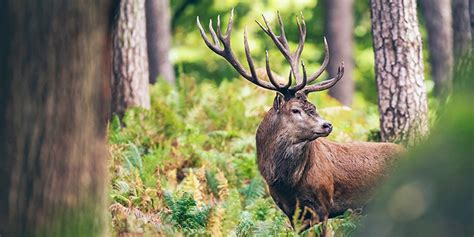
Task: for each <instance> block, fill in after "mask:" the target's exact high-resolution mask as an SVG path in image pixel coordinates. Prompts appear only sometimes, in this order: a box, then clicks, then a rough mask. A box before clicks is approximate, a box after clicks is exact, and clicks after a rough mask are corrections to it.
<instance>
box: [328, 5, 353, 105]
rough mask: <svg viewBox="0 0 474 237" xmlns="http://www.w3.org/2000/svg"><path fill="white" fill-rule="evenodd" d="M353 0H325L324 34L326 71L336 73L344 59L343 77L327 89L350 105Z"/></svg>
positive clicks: (339, 99)
mask: <svg viewBox="0 0 474 237" xmlns="http://www.w3.org/2000/svg"><path fill="white" fill-rule="evenodd" d="M352 5H353V0H346V1H333V0H326V1H325V6H326V14H327V15H326V23H325V26H326V35H327V40H328V44H329V55H330V57H329V58H330V60H329V65H328V73H329V74H330V75H331V76H332V75H336V73H337V68H338V67H339V64H340V62H341V61H344V77H343V78H342V79H341V80H340V81H339V82H338V83H337V84H336V85H335V86H333V87H332V88H331V89H330V90H329V95H331V96H332V97H333V98H336V99H337V100H338V101H340V102H341V103H342V104H344V105H347V106H350V105H351V104H352V97H353V94H354V80H353V77H352V71H353V68H354V59H353V58H352V47H353V37H352V30H353V25H354V17H353V12H352V10H353V9H352Z"/></svg>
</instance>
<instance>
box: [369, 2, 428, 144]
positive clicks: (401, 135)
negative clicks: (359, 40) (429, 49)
mask: <svg viewBox="0 0 474 237" xmlns="http://www.w3.org/2000/svg"><path fill="white" fill-rule="evenodd" d="M371 19H372V37H373V44H374V51H375V76H376V82H377V94H378V105H379V112H380V129H381V135H382V140H383V141H390V142H398V143H403V144H405V145H413V144H415V143H417V142H418V141H419V140H420V138H422V137H423V136H425V135H426V134H427V133H428V117H427V112H428V108H427V102H426V92H425V88H424V84H423V80H424V78H423V60H422V47H421V37H420V31H419V29H418V21H417V17H416V2H415V0H404V1H402V0H394V1H390V2H388V1H384V0H372V1H371Z"/></svg>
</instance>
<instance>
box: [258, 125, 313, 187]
mask: <svg viewBox="0 0 474 237" xmlns="http://www.w3.org/2000/svg"><path fill="white" fill-rule="evenodd" d="M287 134H288V131H285V130H284V129H279V124H278V122H277V121H272V120H271V119H269V120H267V121H263V122H262V123H261V124H260V126H259V129H258V131H257V162H258V168H259V170H260V173H261V174H262V176H263V177H264V178H265V180H266V181H267V183H268V184H269V185H270V186H272V185H279V186H284V187H294V186H296V185H297V184H298V183H299V181H300V180H301V178H302V177H303V175H304V173H305V171H306V170H307V168H308V165H309V152H310V142H301V143H294V142H292V141H290V140H289V139H288V138H287Z"/></svg>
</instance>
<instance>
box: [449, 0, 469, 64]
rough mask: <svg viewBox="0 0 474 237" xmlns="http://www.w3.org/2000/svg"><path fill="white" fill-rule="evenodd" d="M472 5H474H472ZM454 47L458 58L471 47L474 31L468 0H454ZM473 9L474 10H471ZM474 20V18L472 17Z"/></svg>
mask: <svg viewBox="0 0 474 237" xmlns="http://www.w3.org/2000/svg"><path fill="white" fill-rule="evenodd" d="M471 7H472V6H471ZM452 10H453V47H454V56H455V58H456V60H457V59H458V58H460V57H461V56H462V55H463V54H464V53H465V52H468V51H469V50H470V49H471V41H472V35H471V34H472V32H471V22H470V20H469V19H470V17H469V1H468V0H452ZM471 11H473V10H471ZM471 21H472V19H471Z"/></svg>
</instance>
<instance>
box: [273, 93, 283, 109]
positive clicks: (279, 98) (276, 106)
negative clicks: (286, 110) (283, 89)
mask: <svg viewBox="0 0 474 237" xmlns="http://www.w3.org/2000/svg"><path fill="white" fill-rule="evenodd" d="M283 100H284V99H283V95H282V94H280V93H278V92H277V93H276V95H275V99H273V109H274V110H275V111H277V112H279V111H280V108H281V105H282V103H283Z"/></svg>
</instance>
